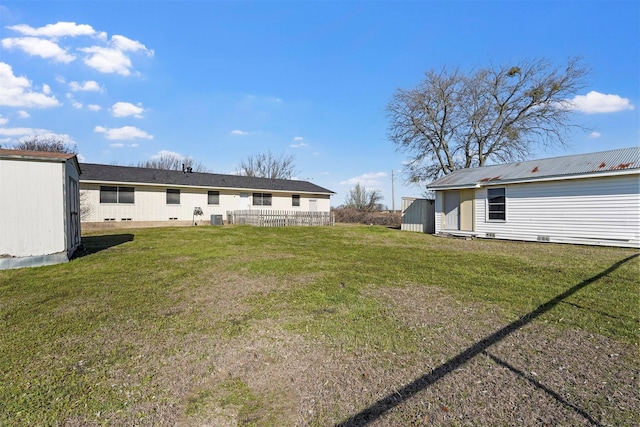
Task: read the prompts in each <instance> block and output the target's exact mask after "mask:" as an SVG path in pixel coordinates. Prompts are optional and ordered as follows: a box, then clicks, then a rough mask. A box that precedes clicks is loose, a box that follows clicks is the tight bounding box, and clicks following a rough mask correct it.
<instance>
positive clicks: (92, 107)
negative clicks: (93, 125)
mask: <svg viewBox="0 0 640 427" xmlns="http://www.w3.org/2000/svg"><path fill="white" fill-rule="evenodd" d="M87 108H88V109H89V110H91V111H100V110H102V107H101V106H99V105H96V104H89V105H87Z"/></svg>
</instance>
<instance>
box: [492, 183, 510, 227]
mask: <svg viewBox="0 0 640 427" xmlns="http://www.w3.org/2000/svg"><path fill="white" fill-rule="evenodd" d="M487 207H488V213H489V221H506V220H507V200H506V197H505V189H504V188H489V189H487Z"/></svg>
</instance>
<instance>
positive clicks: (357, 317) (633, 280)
mask: <svg viewBox="0 0 640 427" xmlns="http://www.w3.org/2000/svg"><path fill="white" fill-rule="evenodd" d="M83 240H84V243H85V246H86V249H87V250H86V253H85V254H84V255H83V256H81V257H79V258H77V259H75V260H73V261H71V262H69V263H66V264H61V265H55V266H47V267H40V268H32V269H20V270H6V271H0V330H1V331H2V333H1V334H0V425H120V424H127V425H133V424H142V425H175V424H180V425H199V424H205V423H207V424H210V425H331V424H335V423H340V422H343V421H345V420H349V419H350V417H355V416H356V414H358V413H359V412H360V411H363V410H366V408H367V407H370V406H371V405H372V404H373V403H375V402H376V401H379V400H381V399H384V398H385V396H387V395H389V394H392V393H393V390H397V389H398V388H401V387H403V386H405V385H406V384H408V383H410V382H411V381H412V380H414V379H415V378H416V377H419V376H420V375H422V374H425V373H427V372H429V370H431V369H435V368H437V367H438V366H440V364H441V363H443V362H445V361H446V360H454V361H455V360H456V359H455V356H456V355H460V354H466V353H464V351H465V350H468V349H470V348H473V346H474V344H478V343H482V339H483V338H486V337H491V336H492V334H495V333H496V331H500V330H501V328H504V327H506V326H508V325H510V324H512V325H514V326H513V328H512V329H513V330H511V329H509V330H506V331H505V332H504V333H499V334H497V335H495V336H494V337H493V338H492V340H491V342H489V343H486V344H487V345H485V347H486V348H485V347H483V348H482V349H479V350H478V351H476V352H475V353H473V359H471V358H469V362H473V363H471V364H469V363H467V361H466V360H465V361H464V362H465V363H464V364H463V363H458V364H457V365H455V366H453V368H454V369H452V370H451V371H452V372H451V374H449V373H448V372H447V374H446V375H445V376H443V377H442V379H440V378H438V382H437V384H435V385H433V386H431V385H430V383H429V384H427V385H429V387H427V386H423V387H422V388H421V390H420V391H419V392H417V393H415V394H413V395H411V396H410V397H411V399H409V398H407V399H406V404H405V402H401V403H400V404H397V405H396V404H394V405H393V407H392V408H391V409H390V410H389V411H384V413H380V414H378V419H377V422H381V423H382V424H381V425H387V424H385V420H395V421H394V422H397V423H398V425H407V424H406V423H413V424H414V425H422V424H419V423H420V422H423V423H425V425H427V424H428V425H465V422H466V421H468V422H469V423H471V424H473V423H474V422H475V423H483V422H497V423H501V424H510V423H511V421H508V418H502V415H501V414H503V413H504V414H505V415H504V417H507V415H506V414H508V411H509V409H508V408H506V407H505V408H501V407H497V408H494V414H493V415H490V414H489V412H490V411H489V410H488V409H487V410H485V409H483V410H482V411H481V410H480V409H478V408H480V407H484V406H483V405H484V404H487V405H493V404H489V403H488V402H485V401H483V400H482V396H476V395H475V393H476V391H477V390H478V388H477V386H476V385H473V384H477V382H476V383H473V384H472V382H471V380H470V379H469V381H468V386H467V385H465V386H464V387H462V386H461V384H467V381H466V380H465V379H461V380H459V381H457V385H456V384H454V383H455V382H454V381H452V379H453V378H454V376H455V375H461V374H462V373H463V372H466V371H465V369H466V370H469V368H470V367H471V366H476V365H475V364H476V363H477V364H478V365H477V368H474V370H475V373H477V372H479V370H482V369H488V370H491V371H490V372H495V373H500V375H504V376H505V378H507V374H508V375H511V376H512V377H513V378H512V379H505V381H513V387H519V388H526V387H532V388H533V390H532V393H539V394H540V396H541V397H540V398H541V399H546V400H545V401H547V400H548V401H549V403H548V405H550V407H552V408H559V409H558V412H557V413H558V414H559V415H557V417H558V418H552V419H551V421H552V423H553V422H554V421H558V422H559V423H560V424H571V423H572V420H575V419H577V420H578V421H581V422H585V420H587V421H588V420H589V417H592V419H593V420H599V421H598V422H599V423H601V424H603V425H607V424H619V423H622V424H626V423H628V424H634V423H636V422H640V419H638V416H637V415H634V414H637V413H638V412H639V410H640V408H638V401H639V398H638V392H637V388H636V390H632V389H631V388H633V387H631V386H629V384H627V383H624V381H625V380H624V379H616V378H617V377H616V378H605V379H604V380H603V381H607V380H608V381H609V383H610V387H613V389H612V390H613V391H612V390H608V391H607V393H614V392H617V390H618V389H620V390H621V391H620V393H621V395H622V396H623V397H621V399H622V400H621V401H620V402H621V403H620V402H618V403H615V404H612V403H611V402H610V400H609V401H607V398H606V396H602V401H600V400H599V399H600V398H599V397H600V396H601V395H602V394H603V393H604V392H605V391H603V390H600V389H599V388H598V387H600V386H599V385H598V386H596V385H594V386H593V388H592V389H590V390H587V391H589V393H587V392H586V391H585V392H582V391H578V392H576V391H575V390H574V389H573V388H572V387H574V386H575V387H577V386H576V385H574V384H573V381H574V380H573V379H566V378H565V377H562V375H564V374H562V373H560V371H556V370H554V369H555V366H556V365H557V364H558V363H560V362H554V364H552V363H551V359H552V357H551V356H550V355H552V354H557V355H560V354H564V353H566V357H567V358H569V359H570V358H571V355H572V354H573V356H574V357H575V358H576V360H580V358H581V357H582V356H581V354H582V352H583V351H584V358H585V360H586V361H587V362H588V361H589V360H591V358H593V357H594V356H592V355H589V354H588V353H587V352H588V351H591V349H593V347H594V345H595V344H593V343H599V344H597V345H599V346H601V347H607V350H606V351H605V352H606V353H607V354H604V353H602V357H603V359H602V364H603V365H602V366H601V367H600V368H597V367H598V366H600V365H598V363H599V362H598V361H597V360H596V361H595V362H594V366H595V368H594V369H601V370H602V372H603V373H604V374H603V375H605V374H606V373H607V372H608V371H609V370H610V366H609V365H607V364H608V363H613V362H610V361H611V359H612V358H614V357H617V358H620V359H619V361H618V362H616V365H611V366H617V367H620V366H622V367H623V368H624V369H626V371H625V372H627V371H628V372H631V373H634V372H635V374H636V378H635V380H633V378H632V379H630V381H635V384H636V385H637V374H638V363H637V362H634V359H635V358H636V356H637V349H638V345H639V339H638V334H639V331H640V314H639V307H640V292H639V282H638V277H639V273H640V259H639V258H638V251H636V250H631V249H619V248H604V247H587V246H570V245H553V244H532V243H520V242H500V241H492V240H474V241H466V240H454V239H445V238H437V237H433V236H428V235H424V234H419V233H409V232H401V231H398V230H392V229H387V228H383V227H365V226H336V227H327V228H253V227H248V226H246V227H245V226H235V227H234V226H224V227H212V226H204V227H187V228H157V229H134V230H111V231H108V232H102V233H100V234H95V235H89V236H84V237H83ZM563 293H564V295H563ZM559 296H560V297H559ZM536 309H538V311H536ZM519 319H520V320H519ZM513 322H516V323H513ZM518 322H519V323H518ZM516 334H525V335H523V336H524V337H525V338H526V339H527V340H529V341H528V342H531V343H534V342H535V345H531V346H530V348H529V347H526V348H525V347H522V348H520V347H519V346H524V344H523V342H524V341H522V340H520V341H518V342H515V341H514V343H513V345H512V344H509V345H510V346H511V347H510V348H512V350H509V351H517V354H516V353H505V355H503V357H507V356H510V357H511V359H509V360H511V361H512V363H515V361H518V363H520V366H521V369H520V370H522V371H523V372H525V373H526V375H533V374H530V373H529V372H534V370H535V369H537V371H535V373H536V376H534V377H531V378H525V377H524V376H523V375H520V376H519V378H518V376H517V375H516V374H514V372H516V370H515V369H512V370H511V373H509V372H508V370H507V369H506V368H505V367H504V366H506V365H504V366H497V365H496V364H495V363H494V362H493V361H492V360H495V354H494V356H493V359H490V358H488V357H486V356H484V355H483V353H482V352H481V351H480V350H483V351H484V350H486V351H487V352H489V351H494V352H495V351H498V350H500V349H504V351H507V350H506V347H507V343H508V342H510V341H509V339H510V338H511V337H512V336H515V335H516ZM578 336H579V337H581V338H580V339H578V340H576V339H575V338H576V337H578ZM441 337H442V338H441ZM445 337H446V339H445ZM527 337H528V338H527ZM554 340H555V341H557V342H558V343H559V344H557V345H558V346H559V347H557V348H556V347H553V346H555V345H556V344H555V342H554ZM525 341H526V340H525ZM581 341H584V345H583V346H582V344H580V342H581ZM565 342H566V343H565ZM576 342H578V343H579V344H580V345H578V346H577V347H575V345H577V344H576ZM571 346H574V347H571ZM614 347H615V349H612V348H614ZM487 348H488V350H487ZM563 352H564V353H563ZM476 353H477V357H476ZM492 354H493V353H492ZM598 354H599V353H598ZM612 355H616V356H612ZM543 356H544V357H543ZM605 356H606V357H605ZM482 357H484V359H480V358H482ZM558 357H560V356H558ZM595 357H596V358H597V357H599V356H595ZM480 360H482V363H481V362H480ZM547 360H548V361H549V362H548V363H549V365H548V366H547V365H546V363H547V362H544V361H547ZM598 360H599V359H598ZM616 360H617V359H616ZM328 362H331V363H328ZM563 363H564V362H563ZM571 363H573V362H572V361H571V360H568V361H566V364H567V366H572V365H571ZM314 364H317V366H318V368H317V369H314V368H312V367H313V366H316V365H314ZM530 365H531V366H530ZM587 365H588V363H587ZM525 366H526V369H525ZM534 367H535V369H534ZM458 368H459V369H458ZM558 369H560V368H558ZM581 369H587V371H585V372H584V376H585V378H587V379H585V381H590V380H589V379H588V375H589V374H590V372H589V371H588V369H589V367H588V366H587V367H581V368H579V367H577V366H576V367H575V369H573V370H572V375H577V374H575V371H576V370H581ZM546 370H548V375H547V376H545V377H544V378H542V379H540V376H541V375H542V374H540V372H538V371H543V372H547V371H546ZM487 372H489V371H487ZM563 372H565V371H563ZM581 372H582V371H581ZM593 372H594V371H591V374H593ZM598 372H599V371H598ZM294 374H295V375H294ZM468 375H469V376H472V375H474V372H471V371H469V372H468ZM581 375H582V374H581ZM612 375H613V374H612ZM374 376H375V378H376V380H375V381H374V379H373V377H374ZM483 378H487V375H484V376H483ZM572 378H573V377H572ZM536 381H537V382H538V383H539V384H538V385H536ZM545 381H546V382H545ZM593 381H594V384H596V383H597V381H596V380H593ZM616 381H619V383H616ZM449 382H451V384H450V385H448V386H447V387H449V388H447V389H446V390H444V389H443V393H442V396H445V395H446V396H450V397H449V398H447V399H448V400H447V401H446V402H444V403H443V402H437V403H433V402H436V400H437V399H438V398H437V397H434V396H432V395H430V394H428V393H433V392H434V391H433V390H431V389H430V387H431V388H433V387H444V386H445V384H449ZM509 384H511V382H509ZM549 384H556V388H555V389H554V390H556V392H557V393H556V394H557V395H560V396H563V397H562V398H559V397H558V396H555V397H553V393H550V392H548V391H546V389H548V388H551V387H550V386H549ZM541 385H544V387H541ZM465 387H467V388H465ZM496 387H497V386H496ZM501 387H502V386H501ZM584 387H587V388H589V387H588V386H583V388H584ZM363 390H364V391H363ZM434 390H435V389H434ZM576 390H577V388H576ZM425 393H427V394H425ZM576 393H577V394H576ZM580 393H587V394H580ZM614 394H615V393H614ZM576 396H577V397H576ZM434 399H435V400H434ZM442 399H444V398H442ZM465 399H470V400H469V402H473V405H470V404H469V405H462V404H461V403H460V402H463V401H467V400H465ZM432 403H433V404H432ZM456 403H459V412H456V410H455V409H454V408H456ZM445 404H446V405H447V406H445ZM515 404H517V405H525V407H526V402H525V401H523V402H516V403H515ZM532 405H533V404H532ZM536 405H539V403H536V404H535V405H533V406H532V407H531V408H529V409H528V411H529V412H530V413H531V417H532V418H531V419H532V420H533V419H536V418H535V416H537V415H536V411H537V409H536V407H535V406H536ZM554 405H555V406H554ZM449 407H451V408H452V409H449ZM434 408H435V409H434ZM438 408H440V409H438ZM442 408H444V409H442ZM487 408H489V406H487ZM576 408H578V409H576ZM526 410H527V409H525V411H526ZM501 411H502V412H501ZM585 414H587V415H585ZM456 416H459V418H456ZM385 417H390V418H385ZM491 417H494V418H491ZM351 419H355V418H351ZM465 420H466V421H465ZM374 421H375V420H374ZM389 423H391V424H389V425H393V423H392V422H391V421H389ZM587 424H589V423H588V422H587ZM344 425H349V424H348V423H347V424H344ZM353 425H356V424H355V422H354V424H353ZM361 425H364V423H362V424H361Z"/></svg>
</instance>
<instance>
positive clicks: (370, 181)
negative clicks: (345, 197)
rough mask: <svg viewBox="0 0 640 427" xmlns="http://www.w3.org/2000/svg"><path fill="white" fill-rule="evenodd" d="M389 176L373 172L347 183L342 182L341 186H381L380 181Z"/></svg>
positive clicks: (349, 180)
mask: <svg viewBox="0 0 640 427" xmlns="http://www.w3.org/2000/svg"><path fill="white" fill-rule="evenodd" d="M387 176H388V175H387V173H386V172H371V173H365V174H362V175H360V176H356V177H353V178H349V179H347V180H345V181H340V185H356V184H360V185H362V186H374V185H380V179H381V178H386V177H387Z"/></svg>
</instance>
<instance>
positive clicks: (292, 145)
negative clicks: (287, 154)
mask: <svg viewBox="0 0 640 427" xmlns="http://www.w3.org/2000/svg"><path fill="white" fill-rule="evenodd" d="M308 146H309V144H307V143H306V142H301V143H299V144H291V145H289V147H292V148H304V147H308Z"/></svg>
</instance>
